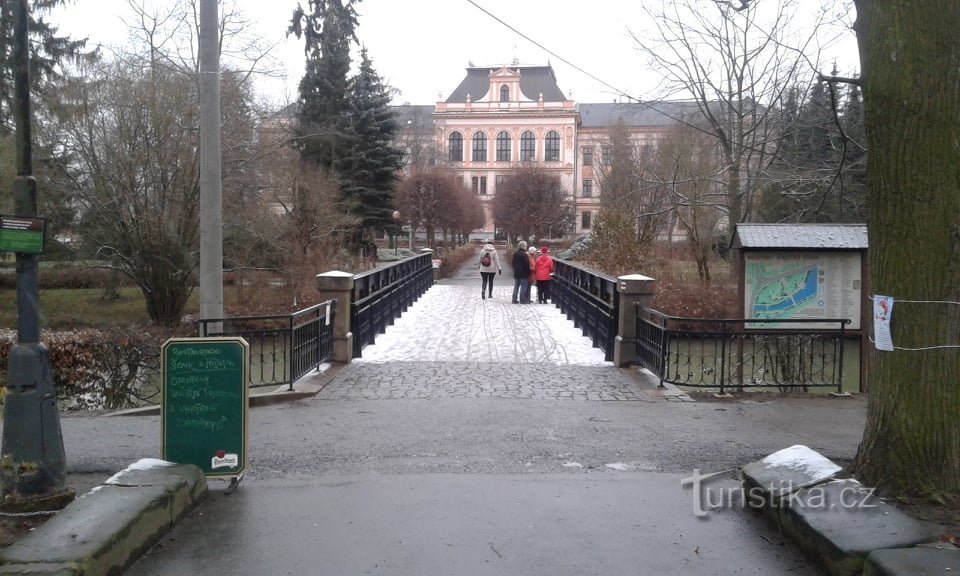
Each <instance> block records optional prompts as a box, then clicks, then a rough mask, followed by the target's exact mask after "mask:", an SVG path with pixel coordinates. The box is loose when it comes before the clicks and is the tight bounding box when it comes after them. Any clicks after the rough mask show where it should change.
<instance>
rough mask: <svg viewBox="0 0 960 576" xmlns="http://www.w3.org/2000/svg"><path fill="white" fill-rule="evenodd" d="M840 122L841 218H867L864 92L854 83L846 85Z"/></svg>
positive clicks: (859, 220)
mask: <svg viewBox="0 0 960 576" xmlns="http://www.w3.org/2000/svg"><path fill="white" fill-rule="evenodd" d="M840 125H841V126H843V133H844V135H845V136H846V138H847V141H846V149H845V151H844V165H843V179H842V180H841V181H840V185H841V188H840V210H841V219H842V220H843V221H845V222H866V221H867V206H866V196H867V149H866V143H867V131H866V128H865V127H864V124H863V96H862V95H861V93H860V86H859V85H857V84H848V85H847V94H846V97H845V99H844V102H843V112H842V116H841V120H840Z"/></svg>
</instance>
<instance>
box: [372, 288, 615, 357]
mask: <svg viewBox="0 0 960 576" xmlns="http://www.w3.org/2000/svg"><path fill="white" fill-rule="evenodd" d="M505 278H506V275H504V276H502V277H499V278H497V282H498V284H497V285H495V288H494V292H493V298H492V299H486V300H484V299H481V298H480V283H479V276H478V280H477V282H476V284H475V285H471V286H467V285H463V284H437V285H434V286H433V287H432V288H430V289H429V290H428V291H427V292H426V293H425V294H424V295H423V296H421V297H420V299H419V300H418V301H417V302H416V303H414V304H413V306H411V307H410V308H409V309H408V310H407V311H406V312H404V313H403V316H401V317H400V318H398V319H397V320H396V321H395V323H394V325H393V326H388V327H387V330H386V333H384V334H380V335H378V336H377V338H376V342H375V343H374V344H371V345H369V346H367V347H366V348H364V349H363V357H362V358H358V359H355V360H354V362H371V363H377V362H398V361H400V362H402V361H438V362H444V361H447V362H450V361H458V362H459V361H476V362H518V363H550V364H557V365H563V364H568V365H588V366H610V365H611V363H609V362H606V361H605V360H604V359H603V351H602V350H600V349H599V348H594V347H593V345H592V344H591V342H590V340H589V339H588V338H586V337H585V336H583V335H582V332H581V331H580V329H579V328H575V327H574V325H573V321H571V320H567V318H566V317H565V316H564V315H563V313H561V312H560V309H559V308H557V307H555V306H554V305H553V304H536V303H533V304H511V302H510V298H511V290H512V288H513V281H512V279H510V280H506V279H505ZM533 299H534V300H536V291H534V296H533Z"/></svg>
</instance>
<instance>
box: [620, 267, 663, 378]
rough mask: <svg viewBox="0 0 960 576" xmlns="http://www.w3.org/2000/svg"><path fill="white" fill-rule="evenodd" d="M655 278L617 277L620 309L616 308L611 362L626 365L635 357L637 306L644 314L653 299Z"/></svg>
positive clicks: (633, 275) (637, 276)
mask: <svg viewBox="0 0 960 576" xmlns="http://www.w3.org/2000/svg"><path fill="white" fill-rule="evenodd" d="M655 287H656V280H654V279H653V278H650V277H648V276H644V275H642V274H628V275H626V276H619V277H617V292H618V293H619V294H620V309H619V310H617V316H618V317H617V336H616V338H614V342H613V363H614V365H616V366H627V365H629V364H631V363H632V362H633V360H634V358H635V350H636V345H637V316H636V315H637V307H638V306H639V308H640V309H641V310H640V311H639V312H640V314H641V315H643V314H646V311H647V310H648V309H649V308H650V303H651V302H652V301H653V294H654V289H655Z"/></svg>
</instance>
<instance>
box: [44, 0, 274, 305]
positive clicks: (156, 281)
mask: <svg viewBox="0 0 960 576" xmlns="http://www.w3.org/2000/svg"><path fill="white" fill-rule="evenodd" d="M130 5H131V7H132V8H133V9H134V11H135V12H136V14H137V15H138V20H137V22H138V24H137V25H138V28H136V30H135V36H137V37H139V38H140V39H141V40H142V42H141V43H139V44H136V43H134V44H130V45H127V47H125V48H124V49H123V50H120V49H118V50H115V51H113V52H112V53H111V54H110V55H109V56H108V57H106V58H105V59H104V60H102V61H101V62H98V63H95V64H92V65H89V66H87V67H84V68H80V70H79V71H80V72H81V73H82V77H83V80H73V81H71V82H70V83H69V84H68V85H67V86H66V87H65V88H64V90H62V91H61V101H60V102H59V104H58V106H57V108H56V109H55V111H56V115H57V119H58V122H59V124H58V126H57V128H58V129H59V130H60V131H61V134H62V138H63V141H62V147H63V149H64V150H66V151H67V153H68V154H71V155H72V157H73V158H74V161H73V165H71V166H70V167H69V169H70V172H71V175H72V176H73V178H74V181H75V186H76V189H77V192H76V195H75V198H76V201H77V203H78V204H79V205H80V207H81V209H82V212H83V217H82V218H83V224H84V225H83V226H82V230H83V233H84V241H85V242H86V243H87V244H88V245H90V246H92V247H93V249H94V250H95V251H96V252H97V253H99V254H100V255H101V256H104V257H106V258H108V259H109V261H110V262H111V263H112V264H111V266H112V267H114V268H115V269H117V270H118V271H119V272H121V273H123V274H125V275H126V276H128V277H129V278H130V279H131V280H132V281H133V282H135V283H136V284H137V285H138V286H139V287H140V289H141V291H142V292H143V295H144V298H145V300H146V303H147V309H148V312H149V314H150V317H151V319H152V320H154V321H155V322H158V323H162V324H174V323H177V322H179V321H180V318H181V316H182V313H183V309H184V307H185V305H186V302H187V299H188V297H189V296H190V294H191V292H192V290H193V287H194V285H195V281H196V276H197V264H198V262H197V256H198V255H197V249H198V245H197V242H198V231H199V223H198V218H199V153H198V150H199V141H198V139H199V134H198V130H197V127H198V124H199V106H198V86H199V82H198V76H197V70H198V68H197V63H196V58H195V53H194V52H190V53H185V52H183V51H182V50H183V46H182V45H180V44H178V42H177V39H178V38H180V35H181V34H182V33H183V32H182V30H183V28H184V27H185V26H186V27H189V23H190V22H191V21H192V20H191V17H192V16H196V14H193V13H191V12H189V11H187V12H180V11H172V12H168V13H163V14H161V15H152V14H151V13H148V12H147V11H146V10H144V9H142V8H141V7H140V5H138V4H136V3H134V2H131V3H130ZM187 37H190V35H189V34H187ZM224 77H225V79H226V80H225V81H224V82H223V90H222V96H223V99H224V101H226V102H229V103H231V106H229V107H226V108H224V110H223V112H224V114H223V126H224V128H225V136H226V137H225V138H224V142H225V145H224V147H223V149H222V152H223V156H224V158H225V160H224V167H225V171H224V181H225V182H227V183H229V185H230V193H229V195H228V198H229V202H230V203H231V204H233V205H237V206H238V207H239V206H242V205H244V203H245V202H247V201H248V200H249V199H250V198H252V197H253V196H254V195H255V193H254V191H255V190H256V185H255V184H253V183H252V182H251V181H250V178H251V177H252V176H251V175H250V174H249V172H250V171H249V170H248V167H249V166H250V159H251V157H252V155H253V150H254V148H253V143H254V136H255V133H254V128H253V122H254V120H255V114H254V113H253V111H252V107H251V105H250V101H251V99H252V96H251V93H250V90H249V84H248V83H245V82H244V81H243V74H240V73H237V74H230V73H227V74H225V75H224ZM244 172H247V173H248V174H247V175H244ZM235 213H236V212H235Z"/></svg>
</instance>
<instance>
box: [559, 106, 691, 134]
mask: <svg viewBox="0 0 960 576" xmlns="http://www.w3.org/2000/svg"><path fill="white" fill-rule="evenodd" d="M577 111H578V112H580V120H581V123H580V125H581V127H583V128H606V127H609V126H613V125H615V124H616V123H617V121H618V120H619V119H621V118H622V119H623V123H624V124H626V125H627V126H673V125H675V124H676V123H677V122H678V121H680V120H682V119H684V118H685V117H688V116H690V115H691V114H693V113H695V112H697V104H696V103H695V102H622V103H620V102H611V103H604V104H579V105H577Z"/></svg>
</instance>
